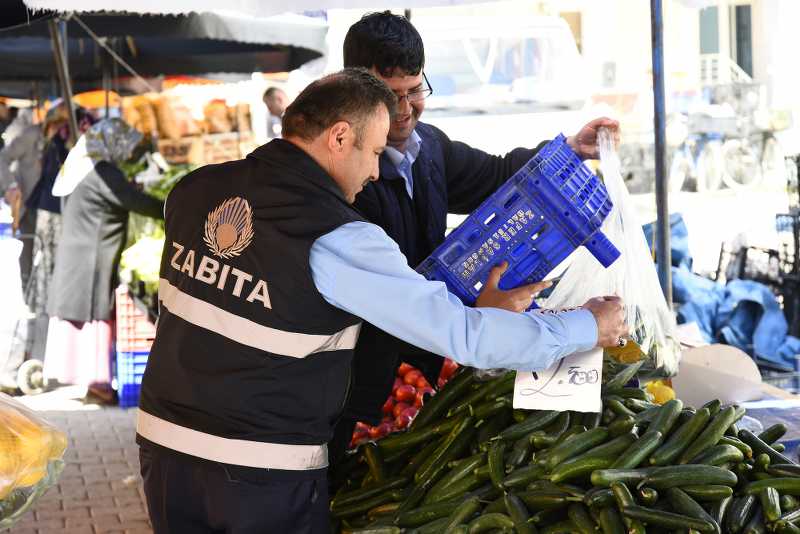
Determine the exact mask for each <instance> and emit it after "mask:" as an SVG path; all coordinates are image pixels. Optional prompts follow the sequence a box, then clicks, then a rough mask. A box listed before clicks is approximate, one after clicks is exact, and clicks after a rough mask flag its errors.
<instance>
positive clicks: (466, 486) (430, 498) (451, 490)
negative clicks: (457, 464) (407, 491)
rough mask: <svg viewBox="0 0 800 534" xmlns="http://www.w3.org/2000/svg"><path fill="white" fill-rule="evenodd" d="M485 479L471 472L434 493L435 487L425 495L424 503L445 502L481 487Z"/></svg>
mask: <svg viewBox="0 0 800 534" xmlns="http://www.w3.org/2000/svg"><path fill="white" fill-rule="evenodd" d="M483 480H484V479H482V478H481V477H479V476H477V475H475V474H469V475H467V476H465V477H464V478H459V479H458V480H456V481H455V482H453V483H451V484H448V485H447V486H445V487H442V488H440V489H438V490H437V491H436V493H434V488H431V490H430V491H429V492H428V493H427V495H425V500H424V501H423V504H433V503H437V502H444V501H447V500H449V499H453V498H455V497H459V496H461V495H464V493H466V492H468V491H470V490H473V489H475V488H477V487H479V486H480V485H481V484H482V483H483Z"/></svg>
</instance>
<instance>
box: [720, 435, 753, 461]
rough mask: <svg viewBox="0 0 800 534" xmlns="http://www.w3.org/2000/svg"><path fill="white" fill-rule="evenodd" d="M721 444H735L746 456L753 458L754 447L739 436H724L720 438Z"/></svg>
mask: <svg viewBox="0 0 800 534" xmlns="http://www.w3.org/2000/svg"><path fill="white" fill-rule="evenodd" d="M719 443H720V445H733V446H734V447H736V448H737V449H739V450H740V451H742V454H743V455H744V457H745V458H748V459H751V458H753V448H752V447H751V446H750V445H748V444H747V443H745V442H744V441H742V440H740V439H739V438H734V437H731V436H722V437H721V438H720V440H719Z"/></svg>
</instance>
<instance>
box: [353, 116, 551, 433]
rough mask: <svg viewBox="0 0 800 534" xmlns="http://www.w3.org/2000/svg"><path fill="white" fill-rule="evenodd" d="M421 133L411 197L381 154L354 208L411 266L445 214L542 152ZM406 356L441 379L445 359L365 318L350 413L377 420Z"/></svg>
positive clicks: (431, 242)
mask: <svg viewBox="0 0 800 534" xmlns="http://www.w3.org/2000/svg"><path fill="white" fill-rule="evenodd" d="M416 131H417V133H418V134H419V136H420V137H421V138H422V145H421V147H420V152H419V156H418V157H417V159H416V161H415V162H414V165H413V167H412V174H413V179H414V188H413V199H411V198H409V197H408V193H407V192H406V188H405V181H404V179H403V177H402V176H401V175H400V174H399V173H398V172H397V169H396V168H395V166H394V164H392V162H391V160H390V159H389V157H388V156H386V155H383V156H381V159H380V172H381V175H380V180H378V181H377V182H371V183H370V184H369V185H367V187H365V188H364V190H363V191H362V192H361V193H360V194H359V195H358V196H357V197H356V201H355V207H356V208H357V209H358V210H359V211H360V212H361V213H362V214H363V215H364V217H365V218H366V219H367V220H369V221H370V222H373V223H375V224H377V225H378V226H380V227H381V228H383V229H384V230H385V231H386V233H387V234H388V235H389V237H391V238H392V239H394V240H395V241H396V242H397V244H398V245H399V246H400V250H401V251H402V252H403V254H405V255H406V258H407V259H408V264H409V265H410V266H411V267H416V266H417V265H418V264H419V263H420V262H421V261H422V260H424V259H425V258H426V257H428V255H429V254H430V253H431V252H432V251H433V249H435V248H436V247H437V246H438V245H439V244H441V243H442V241H444V234H445V229H446V219H447V214H448V213H457V214H469V213H471V212H472V211H473V210H474V209H475V208H477V207H478V206H479V205H480V204H481V202H483V201H484V200H485V199H486V198H487V197H488V196H489V195H491V194H492V193H493V192H494V191H495V190H496V189H497V188H498V187H499V186H500V185H502V184H503V183H504V182H505V181H506V180H508V179H509V178H510V177H511V176H512V175H513V174H514V173H515V172H516V171H517V170H519V168H520V167H522V166H523V165H524V164H525V163H527V162H528V160H529V159H530V158H532V157H533V155H534V154H535V153H536V150H538V147H537V149H536V150H529V149H524V148H516V149H514V150H512V151H511V152H509V153H508V154H506V155H505V156H492V155H489V154H487V153H485V152H483V151H481V150H477V149H475V148H472V147H470V146H469V145H467V144H464V143H461V142H459V141H451V140H450V138H449V137H447V135H445V133H444V132H442V131H441V130H440V129H438V128H436V127H435V126H432V125H430V124H424V123H419V124H418V125H417V128H416ZM408 320H409V321H414V318H413V317H409V318H408ZM401 359H402V361H407V362H409V363H411V364H412V365H415V366H417V367H419V368H420V369H421V370H422V371H423V372H424V373H425V375H426V376H427V377H428V380H429V381H430V382H431V383H432V384H433V385H435V384H436V377H437V376H438V373H439V369H440V368H441V364H442V361H443V360H442V358H441V357H440V356H436V355H433V354H431V353H428V352H425V351H422V350H420V349H418V348H416V347H413V346H411V345H408V344H406V343H404V342H402V341H400V340H398V339H396V338H394V337H392V336H390V335H389V334H387V333H385V332H383V331H381V330H379V329H378V328H376V327H374V326H373V325H371V324H369V323H367V322H364V325H363V327H362V329H361V335H360V337H359V341H358V345H357V346H356V352H355V358H354V368H353V381H352V385H351V388H352V389H351V394H350V402H349V404H348V410H347V414H346V415H349V416H352V417H353V418H355V419H357V420H363V421H377V420H379V419H380V417H381V406H382V405H383V403H384V401H385V400H386V398H387V397H388V396H389V394H390V393H391V390H392V383H393V381H394V373H395V370H396V369H397V366H398V364H399V362H400V361H401Z"/></svg>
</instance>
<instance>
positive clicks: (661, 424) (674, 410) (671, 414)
mask: <svg viewBox="0 0 800 534" xmlns="http://www.w3.org/2000/svg"><path fill="white" fill-rule="evenodd" d="M681 410H683V401H681V400H680V399H672V400H670V401H667V402H665V403H664V404H662V405H661V408H660V409H659V410H658V413H657V414H656V416H655V417H654V418H653V421H652V422H651V423H650V426H648V427H647V431H648V432H661V433H662V434H663V435H665V436H667V435H669V433H670V431H671V430H672V427H673V426H675V423H676V422H677V421H678V416H679V415H680V414H681Z"/></svg>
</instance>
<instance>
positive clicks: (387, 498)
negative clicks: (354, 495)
mask: <svg viewBox="0 0 800 534" xmlns="http://www.w3.org/2000/svg"><path fill="white" fill-rule="evenodd" d="M402 498H403V492H402V491H401V490H396V489H393V490H389V491H385V492H383V493H381V494H378V495H375V496H374V497H370V498H368V499H364V500H362V501H358V502H355V503H352V504H349V505H347V506H337V507H336V508H333V509H332V510H331V517H334V518H335V519H344V518H347V517H355V516H359V515H362V514H365V513H367V512H368V511H369V510H371V509H373V508H375V507H376V506H380V505H382V504H386V503H390V502H397V501H400V500H401V499H402Z"/></svg>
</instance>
